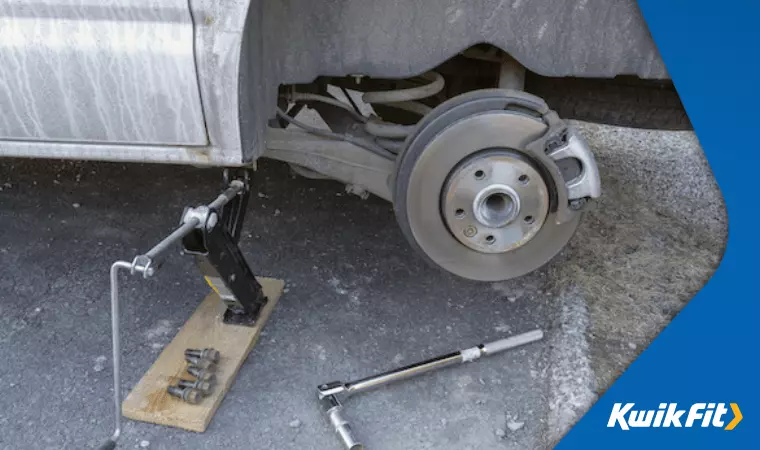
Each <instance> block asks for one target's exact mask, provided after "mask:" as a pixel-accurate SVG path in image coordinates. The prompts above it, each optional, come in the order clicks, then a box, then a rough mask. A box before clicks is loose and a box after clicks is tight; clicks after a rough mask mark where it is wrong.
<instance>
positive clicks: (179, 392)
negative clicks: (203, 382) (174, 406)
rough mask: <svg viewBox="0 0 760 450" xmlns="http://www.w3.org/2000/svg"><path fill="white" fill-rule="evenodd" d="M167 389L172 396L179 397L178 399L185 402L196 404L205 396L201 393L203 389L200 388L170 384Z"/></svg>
mask: <svg viewBox="0 0 760 450" xmlns="http://www.w3.org/2000/svg"><path fill="white" fill-rule="evenodd" d="M166 391H167V392H168V393H169V395H171V396H172V397H177V398H178V399H180V400H182V401H183V402H187V403H190V404H193V405H195V404H196V403H198V402H200V401H201V398H202V397H203V396H202V395H201V391H199V390H198V389H192V388H183V387H179V386H169V387H168V388H166Z"/></svg>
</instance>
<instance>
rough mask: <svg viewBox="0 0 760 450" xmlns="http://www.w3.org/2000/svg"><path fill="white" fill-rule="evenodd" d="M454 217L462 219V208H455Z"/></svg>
mask: <svg viewBox="0 0 760 450" xmlns="http://www.w3.org/2000/svg"><path fill="white" fill-rule="evenodd" d="M454 217H456V218H457V219H464V210H463V209H462V208H459V209H457V210H456V211H454Z"/></svg>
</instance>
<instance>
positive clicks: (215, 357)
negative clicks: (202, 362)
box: [185, 348, 221, 364]
mask: <svg viewBox="0 0 760 450" xmlns="http://www.w3.org/2000/svg"><path fill="white" fill-rule="evenodd" d="M220 356H221V354H220V353H219V350H215V349H213V348H204V349H197V348H188V349H187V350H185V357H186V358H198V359H206V360H208V361H211V362H212V363H214V364H216V363H218V362H219V357H220Z"/></svg>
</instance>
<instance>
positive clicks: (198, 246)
mask: <svg viewBox="0 0 760 450" xmlns="http://www.w3.org/2000/svg"><path fill="white" fill-rule="evenodd" d="M251 173H252V171H251V170H250V169H238V170H232V169H228V170H225V171H224V186H225V189H224V191H223V192H222V193H221V194H220V195H219V197H217V198H216V199H215V200H214V201H213V202H211V203H209V204H208V205H201V206H196V207H188V208H185V211H184V212H183V214H182V218H181V220H180V226H179V227H178V228H177V229H175V230H174V231H173V232H172V233H171V234H169V235H168V236H167V237H166V238H164V239H163V240H162V241H161V242H159V243H158V244H156V245H155V246H154V247H153V248H152V249H150V250H149V251H148V252H146V253H144V254H142V255H138V256H136V257H135V258H134V259H133V260H132V262H128V261H116V262H115V263H113V265H111V333H112V339H113V341H112V343H113V402H114V422H115V427H114V432H113V435H112V436H111V438H110V439H108V440H107V441H106V442H105V443H103V445H101V447H100V449H101V450H106V449H114V448H116V441H117V440H118V439H119V436H120V435H121V379H120V364H121V349H120V340H119V271H120V270H122V269H123V270H128V271H129V273H130V274H135V273H140V274H142V276H143V278H150V277H152V276H153V275H155V273H156V271H157V270H158V269H159V268H160V266H161V261H162V259H161V257H162V256H163V255H164V253H165V252H166V250H167V249H168V248H169V247H171V246H172V245H173V244H175V243H177V242H179V241H181V243H182V246H183V250H184V253H189V254H192V255H195V257H196V260H197V261H198V265H199V266H200V269H201V273H202V274H203V276H204V278H205V279H206V281H207V282H208V284H209V285H211V287H212V289H214V291H216V293H217V294H219V297H220V298H221V299H222V301H223V302H224V303H225V305H226V307H227V310H226V311H225V314H224V321H225V322H226V323H230V324H235V325H244V326H253V325H255V323H256V320H257V319H258V317H259V313H260V311H261V309H262V307H263V306H264V305H265V304H266V303H267V297H266V296H265V295H264V292H263V290H262V287H261V285H260V284H259V282H258V281H256V278H255V276H254V275H253V271H251V268H250V267H249V266H248V263H247V262H246V260H245V258H244V257H243V253H242V252H241V251H240V248H239V247H238V240H239V238H240V230H241V228H242V224H243V217H244V215H245V209H246V206H247V204H248V198H249V196H250V179H251Z"/></svg>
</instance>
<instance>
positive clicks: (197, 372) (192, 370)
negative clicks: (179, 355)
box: [187, 366, 216, 383]
mask: <svg viewBox="0 0 760 450" xmlns="http://www.w3.org/2000/svg"><path fill="white" fill-rule="evenodd" d="M187 373H189V374H190V375H192V376H194V377H195V378H197V379H199V380H201V381H208V382H209V383H213V382H214V381H215V380H216V376H215V375H214V374H213V373H211V371H209V370H207V369H201V368H200V367H196V366H189V367H188V368H187Z"/></svg>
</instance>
